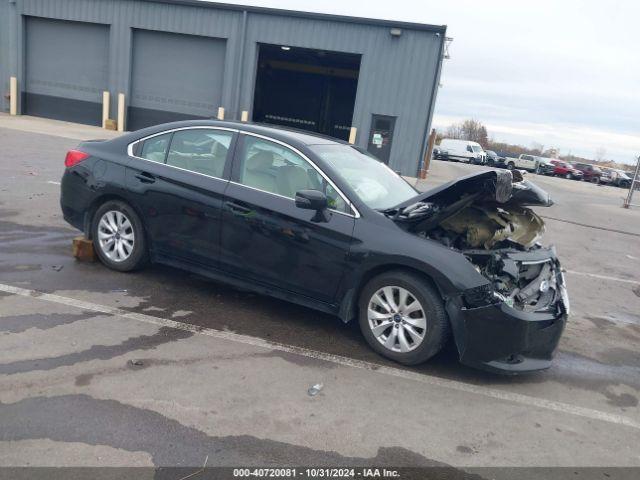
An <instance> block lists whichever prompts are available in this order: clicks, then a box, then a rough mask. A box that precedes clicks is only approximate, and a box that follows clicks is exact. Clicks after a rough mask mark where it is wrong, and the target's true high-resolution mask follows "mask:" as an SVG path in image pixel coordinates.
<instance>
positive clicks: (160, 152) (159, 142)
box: [137, 133, 171, 163]
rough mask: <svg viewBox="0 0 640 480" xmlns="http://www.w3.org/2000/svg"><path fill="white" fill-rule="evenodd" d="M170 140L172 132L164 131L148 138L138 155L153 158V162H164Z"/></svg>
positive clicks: (148, 158)
mask: <svg viewBox="0 0 640 480" xmlns="http://www.w3.org/2000/svg"><path fill="white" fill-rule="evenodd" d="M170 140H171V134H170V133H164V134H162V135H156V136H155V137H151V138H148V139H146V140H145V141H144V142H143V143H142V147H141V148H140V153H138V155H137V156H138V157H141V158H144V159H147V160H151V161H152V162H159V163H164V159H165V157H166V156H167V148H169V141H170Z"/></svg>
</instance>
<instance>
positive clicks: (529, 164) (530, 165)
mask: <svg viewBox="0 0 640 480" xmlns="http://www.w3.org/2000/svg"><path fill="white" fill-rule="evenodd" d="M522 160H523V163H524V165H523V168H526V169H528V170H533V169H535V168H536V160H535V158H534V157H533V156H532V155H523V156H522Z"/></svg>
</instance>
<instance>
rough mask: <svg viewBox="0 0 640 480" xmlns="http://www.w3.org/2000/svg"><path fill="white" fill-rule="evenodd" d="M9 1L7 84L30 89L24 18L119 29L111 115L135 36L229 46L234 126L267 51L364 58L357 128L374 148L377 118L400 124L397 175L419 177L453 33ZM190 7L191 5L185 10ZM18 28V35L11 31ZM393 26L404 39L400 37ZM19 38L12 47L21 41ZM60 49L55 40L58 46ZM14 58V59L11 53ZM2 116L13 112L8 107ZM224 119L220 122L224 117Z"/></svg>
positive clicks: (228, 97) (114, 40) (115, 2)
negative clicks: (268, 46) (11, 79)
mask: <svg viewBox="0 0 640 480" xmlns="http://www.w3.org/2000/svg"><path fill="white" fill-rule="evenodd" d="M15 2H16V3H15V4H13V3H12V0H0V79H1V82H0V84H1V85H2V86H3V87H4V85H5V84H6V85H7V89H8V75H9V74H11V72H12V71H15V72H16V73H17V74H18V77H19V85H22V81H23V79H24V61H23V60H24V59H23V56H24V45H23V43H24V42H23V36H24V34H23V28H24V17H25V16H35V17H45V18H56V19H63V20H74V21H82V22H95V23H102V24H106V25H109V26H110V37H109V46H108V48H109V52H108V53H109V78H108V89H109V91H110V92H111V98H112V105H111V111H112V112H114V111H116V110H115V109H116V99H117V94H118V93H119V92H122V93H124V94H125V95H126V98H127V99H129V98H130V94H131V61H132V31H133V29H146V30H157V31H164V32H174V33H184V34H190V35H200V36H207V37H214V38H218V39H224V40H225V41H226V55H225V57H224V73H223V78H222V90H221V93H220V103H221V105H219V106H222V107H224V108H225V109H226V118H227V119H239V118H240V114H241V111H242V110H249V111H250V112H251V109H252V104H253V90H254V85H255V73H256V60H257V55H258V44H259V43H261V42H262V43H272V44H281V45H290V46H294V47H296V46H297V47H305V48H314V49H325V50H333V51H342V52H350V53H357V54H360V55H362V63H361V70H360V78H359V83H358V92H357V97H356V103H355V110H354V116H353V126H355V127H357V128H358V137H357V144H358V145H360V146H362V147H366V145H367V141H368V134H369V129H370V123H371V115H372V114H381V115H393V116H397V117H398V119H397V122H396V127H395V133H394V138H393V148H392V152H391V158H390V166H391V167H392V168H394V169H395V170H400V171H401V172H402V173H403V174H408V175H414V174H415V173H416V171H417V169H418V164H419V161H420V160H421V158H422V155H423V152H424V149H425V146H426V142H425V139H426V135H427V132H428V129H429V126H430V123H431V116H432V114H433V104H434V102H435V93H436V90H437V85H438V82H439V72H440V65H441V61H442V55H441V54H442V45H443V41H444V34H445V27H430V26H422V25H413V24H403V23H401V22H398V23H389V22H383V21H371V20H366V19H350V18H344V17H333V16H326V15H325V16H323V15H314V14H303V13H296V12H282V11H280V12H276V11H274V10H268V9H260V8H252V7H246V8H243V7H231V6H215V4H214V6H215V8H212V4H209V3H200V2H193V1H185V2H180V0H174V1H142V0H15ZM181 3H182V4H181ZM7 23H8V24H9V28H6V27H7V25H6V24H7ZM392 26H398V27H399V28H401V29H402V35H401V36H400V37H398V38H396V37H392V36H391V35H390V33H389V30H390V28H391V27H392ZM12 38H13V41H12ZM52 41H54V40H52ZM7 52H8V53H7ZM2 102H3V103H2V106H3V108H8V103H7V102H5V100H4V99H3V100H2ZM215 113H216V112H215V111H213V112H211V116H215Z"/></svg>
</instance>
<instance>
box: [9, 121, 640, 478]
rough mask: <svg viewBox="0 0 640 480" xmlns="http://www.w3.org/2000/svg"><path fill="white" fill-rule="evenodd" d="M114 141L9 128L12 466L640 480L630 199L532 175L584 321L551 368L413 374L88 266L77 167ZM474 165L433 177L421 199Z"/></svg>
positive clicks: (438, 165)
mask: <svg viewBox="0 0 640 480" xmlns="http://www.w3.org/2000/svg"><path fill="white" fill-rule="evenodd" d="M34 125H35V126H34ZM103 133H104V131H103V130H100V129H93V128H92V127H80V126H69V125H65V124H62V123H61V122H52V121H44V120H40V119H29V118H28V117H23V118H21V119H20V120H19V121H17V120H15V119H14V118H10V117H8V116H5V115H0V145H2V153H1V154H0V466H5V467H6V466H24V465H38V466H176V465H178V466H186V467H194V468H195V467H196V466H202V464H203V462H204V461H205V459H206V460H207V465H209V466H215V465H221V466H244V465H284V464H286V465H377V466H381V465H393V466H439V467H443V468H446V469H450V470H448V471H450V472H453V474H460V475H463V474H464V472H465V471H466V472H473V473H474V474H476V475H479V476H481V477H486V478H492V477H494V478H498V477H500V472H495V471H491V472H489V471H488V470H473V468H475V467H512V466H526V467H557V466H564V467H588V466H598V467H602V466H605V467H616V466H619V467H625V466H628V467H630V466H636V467H638V466H640V450H639V449H638V446H637V445H638V439H640V408H639V406H638V398H639V396H640V354H639V353H638V345H639V342H640V274H639V273H638V272H639V271H640V269H639V267H640V248H639V246H640V211H639V210H638V209H630V210H625V209H622V208H621V204H622V197H623V196H624V191H623V190H621V189H617V188H614V187H608V186H595V185H591V184H586V183H581V182H573V181H568V180H565V179H557V178H548V177H539V176H536V175H533V174H531V175H528V177H529V179H531V180H533V181H535V182H536V183H538V184H539V185H541V186H542V187H543V188H545V189H547V190H548V191H549V192H550V193H551V195H552V197H553V198H554V200H555V202H556V203H555V205H554V206H553V207H550V208H539V209H537V211H538V213H540V214H541V215H543V216H544V217H545V219H546V223H547V233H546V235H545V237H544V242H545V243H553V244H555V245H556V247H557V249H558V255H559V256H560V258H561V260H562V262H563V265H564V267H565V268H566V270H567V274H566V275H567V280H568V284H569V294H570V298H571V301H572V309H573V312H572V316H571V318H570V322H569V324H568V326H567V330H566V332H565V335H564V337H563V338H562V341H561V344H560V349H559V352H558V356H557V358H556V360H555V362H554V364H553V367H552V368H551V369H550V370H548V371H545V372H540V373H536V374H531V375H524V376H520V377H508V378H507V377H501V376H496V375H491V374H487V373H483V372H479V371H476V370H472V369H469V368H466V367H463V366H461V365H460V364H458V362H457V361H456V357H455V354H454V352H453V351H452V349H449V350H447V351H445V352H443V353H442V354H440V355H438V356H437V357H436V358H435V359H433V360H432V361H431V362H429V363H427V364H425V365H422V366H419V367H416V368H407V367H403V366H400V365H397V364H393V363H392V362H388V361H386V360H384V359H382V358H381V357H379V356H377V355H376V354H374V353H373V352H372V351H371V350H370V349H369V348H368V347H367V345H366V344H365V342H364V340H363V339H362V337H361V335H360V333H359V331H358V328H357V325H344V324H343V323H342V322H341V321H340V320H339V319H337V318H334V317H331V316H329V315H325V314H321V313H318V312H315V311H312V310H308V309H305V308H303V307H298V306H294V305H290V304H287V303H285V302H282V301H278V300H274V299H271V298H267V297H262V296H258V295H254V294H251V293H247V292H241V291H238V290H235V289H233V288H230V287H228V286H225V285H222V284H219V283H216V282H212V281H209V280H206V279H203V278H201V277H198V276H195V275H191V274H188V273H184V272H181V271H178V270H174V269H171V268H168V267H161V266H152V267H150V268H148V269H146V270H144V271H141V272H136V273H132V274H121V273H116V272H113V271H110V270H107V269H106V268H105V267H104V266H102V265H101V264H100V263H81V262H77V261H76V260H74V259H73V258H72V256H71V239H72V238H73V237H74V236H76V235H77V234H78V233H77V232H76V231H74V230H73V229H72V228H71V227H69V226H68V225H66V224H65V222H64V221H63V220H62V218H61V213H60V210H59V206H58V198H59V188H60V187H59V181H60V177H61V175H62V171H63V169H64V165H63V160H64V154H65V152H66V151H67V150H68V149H70V148H73V147H74V146H75V145H76V144H77V143H78V141H79V140H80V139H88V138H104V135H103ZM107 133H108V134H109V135H114V134H113V133H112V132H107ZM478 168H482V167H476V166H470V165H463V164H452V163H448V162H434V163H433V165H432V168H431V171H430V174H429V177H428V179H427V180H426V181H420V182H418V184H417V187H418V188H420V189H424V188H429V187H430V186H435V185H437V184H439V183H441V182H443V181H447V180H450V179H453V178H456V177H457V176H460V175H464V174H467V173H470V172H471V171H474V170H477V169H478ZM315 384H322V388H321V390H320V392H319V393H318V394H317V395H315V396H311V395H309V393H308V389H309V388H310V387H311V386H313V385H315ZM616 472H617V471H616ZM636 472H637V471H636ZM609 473H611V472H609ZM536 475H538V476H539V477H540V478H543V477H544V476H545V475H543V474H542V473H540V472H538V474H536Z"/></svg>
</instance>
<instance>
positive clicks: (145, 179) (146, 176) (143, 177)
mask: <svg viewBox="0 0 640 480" xmlns="http://www.w3.org/2000/svg"><path fill="white" fill-rule="evenodd" d="M135 177H136V178H137V179H138V180H140V181H141V182H142V183H154V182H155V181H156V177H154V176H153V175H151V174H150V173H147V172H141V173H136V175H135Z"/></svg>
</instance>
